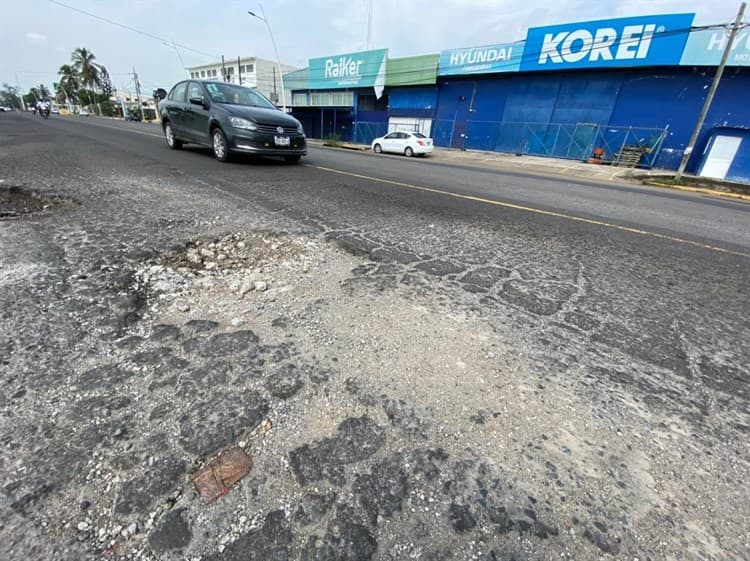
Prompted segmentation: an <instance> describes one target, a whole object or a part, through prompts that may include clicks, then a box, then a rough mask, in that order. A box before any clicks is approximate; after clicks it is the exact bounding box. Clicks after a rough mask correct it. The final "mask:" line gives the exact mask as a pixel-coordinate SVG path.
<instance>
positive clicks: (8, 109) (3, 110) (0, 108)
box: [0, 106, 13, 113]
mask: <svg viewBox="0 0 750 561" xmlns="http://www.w3.org/2000/svg"><path fill="white" fill-rule="evenodd" d="M10 111H13V108H12V107H2V106H0V112H2V113H5V112H10Z"/></svg>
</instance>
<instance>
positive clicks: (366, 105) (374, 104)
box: [357, 94, 388, 111]
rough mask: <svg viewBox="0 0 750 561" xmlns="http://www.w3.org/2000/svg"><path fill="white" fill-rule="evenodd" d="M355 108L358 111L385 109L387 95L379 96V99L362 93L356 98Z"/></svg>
mask: <svg viewBox="0 0 750 561" xmlns="http://www.w3.org/2000/svg"><path fill="white" fill-rule="evenodd" d="M357 108H358V109H359V111H387V110H388V96H387V95H384V96H381V97H380V99H378V98H376V97H375V96H374V95H362V94H360V95H359V96H358V98H357Z"/></svg>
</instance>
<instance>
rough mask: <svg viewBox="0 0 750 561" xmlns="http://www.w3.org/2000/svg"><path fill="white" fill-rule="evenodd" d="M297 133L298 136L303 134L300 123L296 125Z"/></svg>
mask: <svg viewBox="0 0 750 561" xmlns="http://www.w3.org/2000/svg"><path fill="white" fill-rule="evenodd" d="M297 132H298V133H300V134H305V129H304V128H302V123H297Z"/></svg>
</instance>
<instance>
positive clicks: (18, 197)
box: [0, 185, 75, 220]
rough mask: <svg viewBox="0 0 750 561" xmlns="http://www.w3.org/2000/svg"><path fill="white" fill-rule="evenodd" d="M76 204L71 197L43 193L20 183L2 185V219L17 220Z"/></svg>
mask: <svg viewBox="0 0 750 561" xmlns="http://www.w3.org/2000/svg"><path fill="white" fill-rule="evenodd" d="M72 206H75V202H74V201H72V200H71V199H67V198H63V197H57V196H49V195H46V196H45V195H41V194H39V193H36V192H35V191H31V190H29V189H25V188H23V187H20V186H18V185H9V186H0V220H16V219H18V218H22V217H24V216H29V215H32V214H40V213H44V212H46V211H48V210H50V209H52V208H60V207H64V208H70V207H72Z"/></svg>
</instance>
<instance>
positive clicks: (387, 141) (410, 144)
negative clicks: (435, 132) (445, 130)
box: [372, 132, 432, 156]
mask: <svg viewBox="0 0 750 561" xmlns="http://www.w3.org/2000/svg"><path fill="white" fill-rule="evenodd" d="M372 151H373V152H375V153H377V154H380V153H381V152H391V153H393V154H403V155H404V156H424V155H425V154H431V153H432V139H431V138H428V137H426V136H425V135H423V134H422V133H420V132H392V133H390V134H386V135H385V136H381V137H379V138H376V139H375V140H373V141H372Z"/></svg>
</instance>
